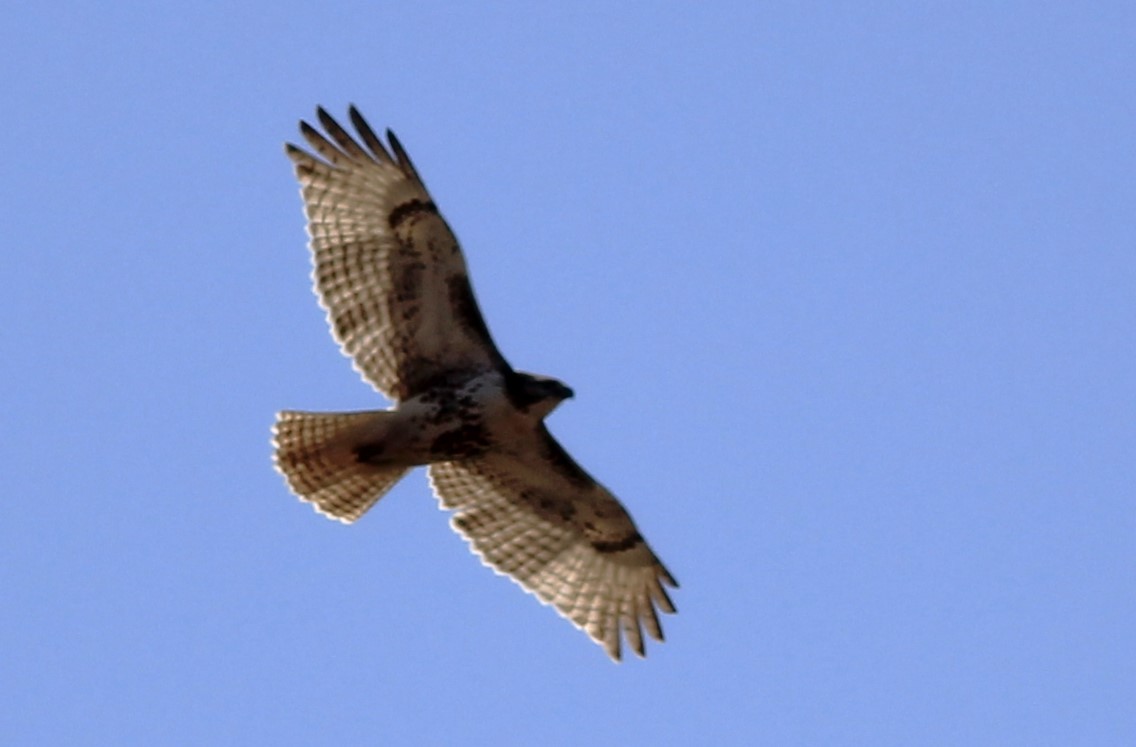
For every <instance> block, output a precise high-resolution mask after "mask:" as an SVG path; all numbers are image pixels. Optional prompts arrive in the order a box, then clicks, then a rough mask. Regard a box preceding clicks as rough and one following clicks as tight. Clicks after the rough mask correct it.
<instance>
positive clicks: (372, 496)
mask: <svg viewBox="0 0 1136 747" xmlns="http://www.w3.org/2000/svg"><path fill="white" fill-rule="evenodd" d="M317 116H318V119H319V123H320V124H321V125H322V126H323V130H324V132H325V133H326V134H323V133H321V132H320V131H319V130H317V129H316V128H314V127H312V126H311V125H309V124H308V123H307V122H301V123H300V131H301V133H302V134H303V136H304V139H305V140H306V141H307V143H308V145H309V146H310V148H311V151H312V152H308V151H305V150H302V149H301V148H299V147H297V146H295V145H292V144H291V143H289V144H287V145H286V153H287V155H288V157H289V158H290V159H291V160H292V163H293V164H294V166H295V171H296V177H297V179H298V180H299V182H300V185H301V193H302V195H303V200H304V210H305V213H306V215H307V219H308V226H307V228H308V234H309V236H310V238H311V241H310V248H311V253H312V262H313V265H314V270H313V273H312V276H313V283H314V286H315V288H314V289H315V292H316V295H317V296H318V297H319V300H320V303H321V305H322V306H323V307H324V309H325V310H326V312H327V321H328V324H329V326H330V327H331V331H332V334H333V335H334V337H335V339H336V341H337V342H338V343H339V345H340V348H341V350H342V351H343V353H344V354H346V355H347V356H348V357H350V358H351V359H352V361H353V363H354V366H355V368H356V370H357V371H358V372H359V373H360V375H361V376H362V377H363V378H364V379H365V380H367V381H368V382H370V383H371V384H372V385H373V386H374V387H375V388H376V389H378V390H379V391H380V392H382V393H383V394H385V395H386V396H387V397H388V398H389V399H391V400H392V401H393V403H394V407H393V408H392V409H388V410H372V411H367V412H349V413H315V412H297V411H290V410H289V411H284V412H281V413H279V414H278V415H277V418H276V423H275V426H274V428H273V444H274V447H275V454H274V461H275V464H276V467H277V469H278V470H279V471H280V472H281V473H282V474H283V475H284V478H285V479H286V481H287V483H288V486H289V487H290V488H291V489H292V491H293V492H294V493H296V495H298V496H299V497H300V498H301V499H302V500H305V501H308V502H309V503H311V504H312V505H313V506H314V508H315V509H316V510H317V511H319V512H320V513H323V514H325V515H327V516H329V517H331V518H334V519H339V520H340V521H343V522H347V523H350V522H353V521H355V520H356V519H358V518H359V517H360V516H362V515H363V513H365V512H366V511H367V509H369V508H370V507H371V506H373V505H374V504H375V502H376V501H378V500H379V498H381V497H382V496H383V494H385V493H386V492H387V491H388V490H390V489H391V487H393V486H394V484H395V483H396V482H398V480H399V479H400V478H402V477H403V476H404V475H405V474H406V473H407V472H408V471H410V470H411V469H412V468H414V467H417V466H420V465H427V466H428V469H429V475H430V483H431V485H432V486H433V489H434V492H435V494H436V495H437V497H438V499H439V501H440V503H441V505H442V507H443V508H445V509H449V510H452V511H453V512H454V513H453V517H452V519H451V524H452V526H453V528H454V529H455V530H456V531H457V532H458V533H459V534H461V535H462V536H464V537H465V539H466V540H467V541H468V542H469V544H470V547H471V549H472V550H473V552H474V553H475V554H477V555H478V556H480V558H481V559H482V561H483V562H484V563H485V564H486V565H489V566H490V567H492V568H493V569H495V570H496V571H497V572H499V573H501V574H503V575H505V576H508V577H510V578H512V579H513V580H514V581H515V582H517V583H518V584H519V585H520V586H521V587H522V588H524V589H525V590H527V591H529V592H531V593H532V594H534V595H536V597H537V598H538V599H540V600H541V601H542V602H544V603H546V604H549V605H551V606H552V607H553V608H555V609H556V611H557V612H559V613H560V614H561V615H563V616H564V617H565V618H567V619H568V620H570V621H571V622H572V623H574V624H575V625H576V626H577V627H579V628H581V629H582V630H583V631H584V632H585V633H587V634H588V635H589V636H591V638H592V639H593V640H594V641H595V642H596V643H598V644H600V645H602V646H603V647H604V649H605V650H606V651H607V653H608V655H609V656H611V658H612V659H614V660H616V661H618V660H619V658H620V649H621V640H622V639H626V642H627V645H629V646H630V647H631V649H632V650H633V651H635V653H636V654H638V655H639V656H643V655H644V647H643V629H644V628H645V629H646V631H647V633H648V634H650V635H651V636H652V637H653V638H655V639H656V640H658V641H662V640H663V631H662V628H661V627H660V625H659V618H658V614H657V609H659V610H662V611H663V612H668V613H673V612H674V611H675V607H674V604H672V602H671V600H670V598H669V597H668V596H667V592H666V590H665V588H664V586H671V587H677V586H678V584H677V583H676V582H675V579H674V577H673V576H672V575H671V574H670V573H669V572H668V571H667V569H666V568H665V567H664V566H663V564H662V563H661V562H660V561H659V559H658V558H657V557H656V556H655V554H654V553H653V552H652V551H651V548H650V547H648V545H647V542H646V541H645V540H644V539H643V536H642V535H641V534H640V533H639V531H638V529H636V527H635V524H634V523H633V522H632V520H631V517H630V516H629V515H628V513H627V511H626V510H625V509H624V508H623V506H622V505H620V503H619V501H618V500H616V498H615V496H613V495H612V494H611V493H610V492H609V491H608V490H607V489H606V488H604V487H603V486H602V485H600V484H599V483H598V482H596V481H595V480H594V479H593V478H592V477H591V476H590V475H589V474H588V473H587V472H585V471H584V469H583V468H581V467H580V466H579V465H578V464H577V463H576V462H575V461H574V460H573V459H572V457H570V456H569V455H568V453H567V452H566V451H565V450H564V448H563V447H562V446H561V445H560V444H559V443H558V442H557V441H556V439H555V438H553V437H552V434H550V433H549V431H548V428H547V427H546V426H545V424H544V419H545V418H546V417H547V416H548V415H549V413H551V412H552V411H553V410H554V409H555V408H556V406H557V405H559V404H560V403H561V402H562V401H563V400H565V399H567V398H569V397H572V396H573V393H572V390H571V389H569V388H568V387H567V386H566V385H565V384H564V383H563V382H560V381H557V380H556V379H553V378H550V377H547V376H536V375H533V374H529V373H524V372H522V371H517V370H514V369H513V368H512V366H510V365H509V363H508V362H507V361H506V360H505V358H504V357H503V356H502V354H501V352H500V351H499V350H498V349H497V346H496V345H495V344H494V342H493V338H492V337H491V336H490V334H489V329H488V327H487V326H486V324H485V320H484V319H483V318H482V315H481V311H480V310H479V308H478V305H477V301H476V300H475V299H474V295H473V289H472V287H471V286H470V281H469V274H468V271H467V269H466V263H465V259H464V257H463V255H462V251H461V248H460V247H459V246H458V241H457V239H456V238H455V236H454V234H453V232H452V231H451V230H450V228H449V226H448V225H447V224H446V221H445V220H444V219H443V218H442V215H441V213H439V211H438V208H437V206H436V205H435V204H434V201H433V200H432V199H431V198H430V194H429V193H428V192H427V191H426V187H425V185H424V184H423V182H422V178H421V177H420V176H419V175H418V171H417V170H416V169H415V168H414V165H413V164H412V163H411V161H410V159H409V158H408V157H407V155H406V151H405V150H403V148H402V145H401V144H400V143H399V141H398V139H397V138H396V137H395V136H394V133H392V132H391V131H390V130H387V133H386V135H387V142H388V143H389V147H388V145H387V144H384V143H383V141H382V140H381V139H380V138H379V137H378V136H376V134H375V132H374V130H372V129H371V128H370V126H368V124H367V123H366V121H364V119H363V117H362V116H361V115H360V114H359V112H358V111H357V110H356V109H355V107H354V106H352V107H351V108H350V118H351V123H352V124H353V125H354V128H355V130H356V132H357V133H358V139H356V138H355V137H353V136H352V135H351V134H349V133H348V132H347V130H345V129H344V128H343V127H341V126H340V124H339V123H338V122H336V121H335V120H334V119H333V118H332V117H331V116H330V115H328V113H327V112H326V111H324V110H323V109H322V108H320V109H318V110H317ZM656 608H657V609H656Z"/></svg>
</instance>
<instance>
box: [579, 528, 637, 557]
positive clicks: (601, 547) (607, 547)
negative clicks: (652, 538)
mask: <svg viewBox="0 0 1136 747" xmlns="http://www.w3.org/2000/svg"><path fill="white" fill-rule="evenodd" d="M642 542H643V537H642V535H640V534H639V532H634V533H632V534H629V535H627V536H626V537H624V538H623V539H620V540H612V541H610V542H604V541H602V540H596V541H594V542H592V547H594V548H595V549H596V552H602V553H613V552H624V551H626V550H630V549H631V548H633V547H635V546H636V545H638V544H641V543H642Z"/></svg>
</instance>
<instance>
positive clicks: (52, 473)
mask: <svg viewBox="0 0 1136 747" xmlns="http://www.w3.org/2000/svg"><path fill="white" fill-rule="evenodd" d="M863 5H866V4H835V3H797V2H793V3H772V4H764V3H737V4H731V3H715V4H704V5H702V6H699V7H695V5H694V4H679V3H623V4H619V7H618V8H616V7H612V5H611V4H608V3H575V4H565V5H561V6H560V7H558V8H557V9H555V10H553V9H552V7H553V5H552V4H547V5H542V6H539V7H536V4H527V3H486V4H476V5H475V4H472V3H471V4H460V5H459V4H452V5H451V4H445V3H440V4H439V3H413V4H407V3H383V2H379V3H336V2H333V3H329V4H327V5H326V7H324V6H321V5H319V4H312V3H303V4H301V3H295V4H290V3H288V2H284V3H272V4H268V3H249V4H244V5H241V6H239V7H238V8H237V9H236V10H233V9H232V6H231V4H222V3H211V2H207V3H198V4H195V5H192V6H187V7H181V8H178V10H177V11H176V12H174V11H171V10H167V9H163V8H159V7H156V6H154V5H153V4H149V3H134V2H121V3H114V4H113V5H107V4H104V5H102V6H96V4H90V3H84V4H78V3H74V4H69V3H57V4H53V5H41V6H37V7H33V6H32V5H31V4H24V5H22V6H20V7H19V8H15V7H13V9H11V10H9V11H8V13H7V15H6V19H5V23H4V24H3V25H2V27H0V49H2V50H3V51H2V52H0V55H2V57H0V59H2V60H3V63H2V64H3V68H2V71H0V72H2V73H3V74H2V75H0V92H2V96H3V101H4V102H5V103H6V114H5V136H6V137H5V140H6V148H5V150H4V168H3V172H4V176H5V178H4V180H3V183H4V187H3V194H4V204H5V215H6V228H7V235H8V239H7V241H6V242H5V244H6V246H5V249H4V251H5V255H4V256H5V257H6V262H5V267H6V268H7V273H6V278H7V283H6V287H7V292H6V293H5V294H4V295H3V299H2V301H0V303H2V304H3V313H4V318H5V319H6V323H5V324H4V325H3V326H2V327H0V350H2V351H3V354H2V356H0V376H2V377H3V381H4V383H5V384H6V385H7V391H8V392H9V395H8V396H7V397H5V398H4V400H3V402H2V404H0V435H2V438H3V443H4V446H3V450H2V452H0V463H2V465H3V466H2V470H3V474H4V477H5V480H6V488H5V500H6V505H7V511H6V512H5V518H4V520H3V521H2V522H0V588H2V590H3V600H4V601H3V607H4V613H3V614H2V615H0V668H2V670H3V672H4V676H3V680H4V682H5V685H4V687H3V689H4V691H5V693H4V696H3V698H0V737H2V741H3V742H5V743H7V744H67V745H74V744H116V745H120V744H187V745H189V744H193V745H199V744H274V745H289V744H297V745H300V744H344V745H347V744H390V745H394V744H458V743H465V744H501V745H513V744H515V745H532V744H581V743H601V742H602V743H611V744H616V743H618V744H718V745H733V744H739V745H740V744H746V745H752V744H770V745H796V744H801V745H810V744H825V745H912V744H920V745H976V744H983V745H985V744H990V745H1013V744H1022V745H1027V744H1028V745H1038V744H1061V745H1069V744H1086V745H1089V744H1091V745H1106V744H1108V745H1113V744H1115V745H1120V744H1132V743H1136V715H1134V714H1136V710H1134V709H1133V708H1132V703H1133V702H1136V645H1134V643H1133V630H1134V629H1136V593H1134V588H1136V570H1134V569H1136V503H1134V501H1133V495H1134V492H1136V459H1134V456H1136V388H1134V386H1133V383H1134V381H1136V352H1134V351H1136V346H1134V330H1136V293H1134V291H1136V217H1134V209H1133V208H1134V206H1136V178H1134V174H1136V140H1134V137H1133V133H1134V132H1136V59H1134V57H1136V51H1134V50H1136V11H1134V10H1133V7H1132V6H1131V4H1128V3H1085V4H1078V5H1076V6H1075V7H1074V4H1071V3H872V4H871V7H870V8H865V7H862V6H863ZM349 102H354V103H356V104H357V105H358V106H359V107H360V108H361V109H362V111H363V112H364V113H365V114H366V115H367V116H368V117H369V118H370V120H371V121H372V123H373V124H374V125H376V127H386V126H390V127H392V128H394V129H395V131H396V132H397V133H398V134H399V136H400V138H401V139H402V141H403V143H404V144H405V145H406V147H407V149H408V150H409V152H410V153H411V155H412V156H413V157H414V159H415V162H416V164H417V165H418V167H419V169H420V170H421V172H422V173H423V175H424V177H425V179H426V182H427V184H428V186H429V187H430V188H431V190H432V192H433V195H434V197H435V199H436V201H437V202H438V203H439V205H440V206H441V208H442V210H443V211H444V213H445V214H446V216H447V218H448V219H449V220H450V222H451V224H452V225H453V226H454V228H455V230H456V231H457V233H458V235H459V237H460V238H461V240H462V243H463V246H464V248H465V250H466V253H467V256H468V260H469V263H470V266H471V269H472V273H473V281H474V286H475V289H476V292H477V294H478V297H479V300H480V302H481V305H482V309H483V311H484V313H485V315H486V317H487V319H488V321H489V325H490V327H491V328H492V330H493V332H494V335H495V337H496V339H497V341H498V343H499V344H500V346H501V347H502V349H503V350H504V352H505V354H506V355H507V356H508V357H509V359H510V360H511V361H512V362H513V363H514V365H516V366H518V367H519V368H523V369H527V370H532V371H537V372H541V373H547V374H550V375H555V376H557V377H558V378H561V379H563V380H564V381H566V382H567V383H569V384H570V385H571V386H572V387H573V388H574V389H575V390H576V393H577V397H576V399H574V400H572V401H570V402H568V403H566V405H565V406H563V407H561V408H560V409H559V410H558V411H557V412H556V413H555V414H554V415H553V416H552V418H551V419H550V426H551V428H552V430H553V431H554V433H555V434H556V435H557V436H558V437H559V438H560V439H561V440H562V441H563V443H564V444H565V445H566V447H567V448H568V449H569V450H570V451H571V452H572V453H573V454H574V455H575V456H576V457H577V458H578V459H579V461H580V462H581V463H583V464H584V465H585V466H586V467H587V468H588V469H589V470H590V471H591V472H593V473H594V474H595V475H596V476H597V477H598V478H599V479H601V480H602V481H603V482H604V483H606V484H607V485H608V486H609V487H610V488H611V489H612V490H613V491H615V492H616V493H617V494H618V495H619V496H620V497H621V498H622V499H623V501H624V502H625V504H626V505H627V506H628V507H629V508H630V510H631V511H632V513H633V515H634V516H635V518H636V520H637V521H638V523H639V525H640V528H641V529H642V530H643V532H644V534H645V535H646V536H647V537H648V539H649V540H650V542H651V543H652V545H653V546H654V547H655V549H656V550H657V551H658V553H659V555H660V556H661V557H662V558H663V559H664V561H665V562H666V563H667V565H668V566H669V567H670V569H671V570H672V571H673V572H674V574H675V575H676V576H677V577H678V579H679V581H680V582H681V583H682V588H681V589H679V590H677V591H676V593H675V594H674V599H675V602H676V603H677V605H678V608H679V614H678V615H676V616H673V617H668V618H667V619H666V620H664V627H665V629H666V632H667V635H668V640H667V642H666V643H665V644H662V645H654V646H652V647H650V648H649V651H648V658H647V659H646V660H643V661H640V660H636V659H634V658H633V659H632V660H630V661H627V662H625V663H623V664H621V665H619V666H616V665H613V664H612V663H610V662H609V661H608V660H607V659H606V657H605V656H604V655H603V653H602V650H601V649H600V648H599V647H597V646H594V645H592V644H591V643H590V642H589V641H588V640H587V639H586V638H585V637H584V636H583V635H582V634H580V633H579V632H577V631H575V630H574V629H573V628H571V627H570V626H569V625H568V624H567V623H565V622H564V621H563V620H561V619H560V618H559V617H558V616H556V615H555V614H554V613H553V612H552V611H551V610H550V609H548V608H546V607H542V606H541V605H539V604H537V603H536V602H535V601H534V599H533V598H532V597H529V596H527V595H525V594H523V593H521V592H520V591H519V590H518V589H517V588H516V587H515V586H514V585H512V584H510V583H508V582H507V581H505V580H503V579H501V578H498V577H496V576H495V575H494V574H493V573H491V572H490V571H489V570H487V569H485V568H484V567H482V566H480V565H479V563H478V562H477V561H476V560H475V559H474V558H473V557H472V556H471V555H470V554H469V552H468V551H467V549H466V547H465V545H464V543H463V542H462V541H460V540H459V538H458V537H457V536H456V535H454V534H453V533H452V532H451V531H450V529H449V528H448V526H447V521H446V516H445V515H443V514H442V513H440V512H439V510H438V508H437V504H436V502H435V500H434V498H433V497H432V496H431V494H430V492H429V488H428V487H427V484H426V481H425V476H424V474H422V473H421V472H419V473H415V474H414V475H412V476H411V477H410V478H408V479H407V480H405V481H404V482H403V483H402V484H400V485H399V486H398V488H396V489H395V490H394V491H393V492H392V493H391V494H390V495H388V496H387V497H386V498H384V499H383V500H382V502H381V503H380V504H379V505H378V506H377V507H376V508H375V509H374V510H373V511H372V512H371V513H370V514H368V515H367V516H366V517H365V518H364V519H363V520H362V521H360V522H359V523H358V524H356V525H354V526H351V527H345V526H342V525H339V524H336V523H333V522H330V521H327V520H325V519H323V518H322V517H320V516H318V515H316V514H314V513H313V512H312V511H311V510H310V509H309V508H308V507H307V506H305V505H303V504H301V503H300V502H299V501H297V500H296V499H295V498H293V497H292V496H291V495H290V494H289V493H288V491H287V490H286V489H285V487H284V485H283V482H282V480H281V479H280V477H279V476H278V475H276V474H275V473H274V472H273V470H272V468H271V465H270V447H269V426H270V424H271V422H272V419H273V414H274V412H275V411H276V410H278V409H282V408H298V409H312V410H348V409H366V408H372V407H378V406H382V400H381V399H380V398H378V396H377V395H375V394H373V393H372V392H371V391H370V389H369V388H368V387H367V386H366V385H364V384H363V383H361V382H360V381H359V380H358V379H357V377H356V375H355V374H354V373H353V372H352V370H351V367H350V365H349V362H348V361H347V360H346V359H345V358H343V357H342V356H340V355H339V353H338V352H337V350H336V348H335V346H334V344H333V343H332V341H331V339H330V336H329V335H328V333H327V330H326V328H325V324H324V320H323V315H322V313H321V312H320V311H319V309H318V307H317V305H316V302H315V300H314V297H313V296H312V295H311V292H310V290H309V280H308V273H309V266H308V258H307V252H306V249H305V246H304V244H305V237H304V233H303V217H302V214H301V208H300V200H299V196H298V191H297V186H296V184H295V182H294V179H293V177H292V175H291V171H290V168H289V164H288V162H287V160H286V159H285V157H284V155H283V152H282V143H283V141H285V140H289V139H290V140H295V139H296V137H297V135H296V124H297V121H298V120H299V119H300V118H301V117H310V116H311V114H312V112H313V111H314V108H315V106H316V105H317V104H323V105H325V106H327V107H328V108H329V109H330V110H331V111H332V112H334V113H338V114H342V113H344V112H345V110H346V106H347V104H348V103H349Z"/></svg>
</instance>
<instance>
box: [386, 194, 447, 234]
mask: <svg viewBox="0 0 1136 747" xmlns="http://www.w3.org/2000/svg"><path fill="white" fill-rule="evenodd" d="M415 213H431V214H433V215H437V214H438V206H437V205H435V204H434V203H433V202H431V201H430V200H419V199H417V198H415V199H413V200H407V201H406V202H404V203H402V204H401V205H398V206H397V207H396V208H395V209H394V210H392V211H391V214H390V217H389V218H387V222H388V223H390V227H391V229H397V228H398V224H399V223H402V222H403V221H404V220H406V219H407V218H409V217H410V216H412V215H414V214H415Z"/></svg>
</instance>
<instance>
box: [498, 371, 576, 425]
mask: <svg viewBox="0 0 1136 747" xmlns="http://www.w3.org/2000/svg"><path fill="white" fill-rule="evenodd" d="M510 383H511V386H509V398H510V399H511V400H512V401H513V404H514V405H515V406H516V407H517V408H518V409H520V410H524V411H525V412H527V413H529V414H530V415H532V416H533V417H535V418H537V419H538V420H543V419H544V418H546V417H548V414H549V413H550V412H552V411H553V410H555V409H556V406H557V405H559V404H560V403H561V402H563V401H564V400H566V399H568V398H569V397H573V396H575V393H574V392H573V391H572V390H571V388H569V387H568V385H567V384H565V383H564V382H563V381H560V380H559V379H554V378H552V377H550V376H537V375H535V374H529V373H524V372H522V371H518V372H517V373H516V375H515V378H514V379H513V381H512V382H510Z"/></svg>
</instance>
